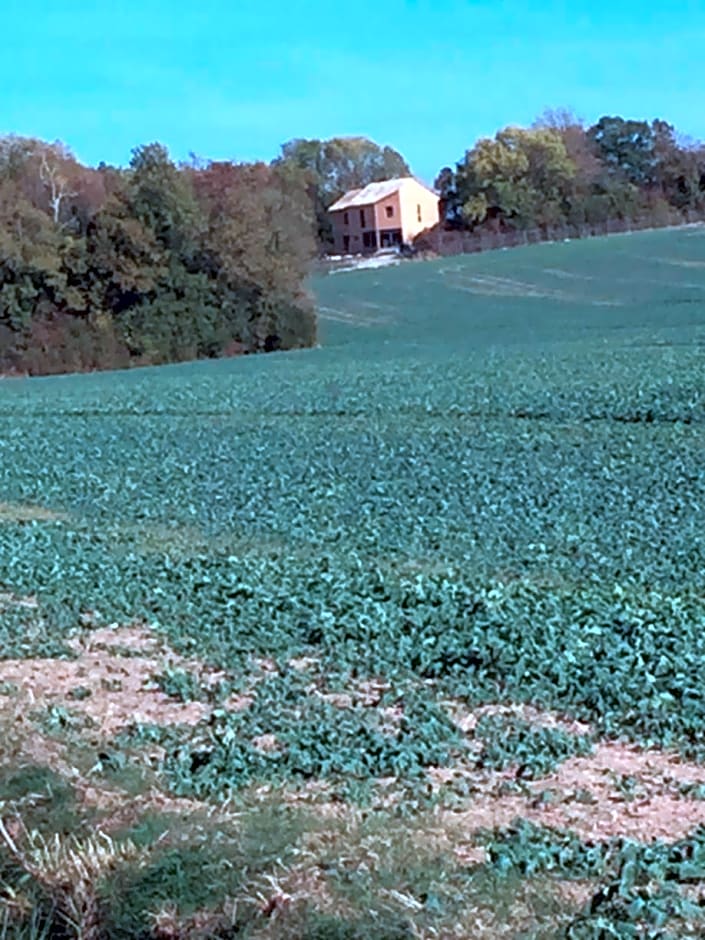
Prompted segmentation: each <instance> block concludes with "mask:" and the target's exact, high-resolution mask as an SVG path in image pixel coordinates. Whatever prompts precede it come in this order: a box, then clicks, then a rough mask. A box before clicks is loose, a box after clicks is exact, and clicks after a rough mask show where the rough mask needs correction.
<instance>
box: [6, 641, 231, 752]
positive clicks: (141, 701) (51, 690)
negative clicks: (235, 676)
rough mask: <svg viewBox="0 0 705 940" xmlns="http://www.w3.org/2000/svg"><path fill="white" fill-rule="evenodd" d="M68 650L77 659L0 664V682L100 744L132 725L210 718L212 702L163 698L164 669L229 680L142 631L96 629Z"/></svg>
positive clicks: (211, 680) (212, 681) (28, 703)
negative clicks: (77, 719) (89, 731)
mask: <svg viewBox="0 0 705 940" xmlns="http://www.w3.org/2000/svg"><path fill="white" fill-rule="evenodd" d="M69 646H70V647H71V648H72V649H73V651H74V652H75V653H76V658H75V659H72V660H58V659H7V660H3V661H0V683H7V684H8V685H10V686H12V687H15V688H16V690H17V692H16V695H15V696H13V698H14V699H15V700H19V701H20V702H22V703H23V704H24V705H26V706H27V707H28V708H29V709H30V710H36V709H38V708H41V707H47V706H50V705H61V706H63V707H67V708H69V709H70V710H71V711H72V712H75V713H79V714H80V715H82V716H85V718H87V719H88V721H89V724H90V726H91V727H92V728H93V729H94V730H95V732H96V733H97V734H98V735H100V736H101V737H102V736H110V735H113V734H115V733H117V732H119V731H120V730H122V729H123V728H125V727H127V726H129V725H132V724H135V723H154V724H160V725H171V724H189V725H193V724H197V723H198V722H200V721H202V720H204V719H205V718H206V717H207V716H208V715H209V714H210V712H211V710H212V705H210V704H209V703H207V702H200V701H188V702H180V701H175V700H174V699H173V698H170V697H169V696H168V695H166V694H165V693H164V692H162V691H160V689H159V687H158V685H157V684H156V682H155V680H154V676H155V674H158V673H160V672H163V671H164V670H165V669H167V668H172V669H175V668H179V669H185V670H189V671H191V672H194V673H196V674H197V676H198V678H199V681H201V682H203V683H204V685H206V686H208V685H210V684H213V685H215V684H216V683H217V682H218V681H220V680H221V679H223V678H225V674H224V673H223V672H220V671H218V670H214V669H209V668H208V667H206V666H204V665H203V664H202V663H200V662H198V661H195V660H192V659H185V658H183V657H181V656H179V655H178V654H177V653H175V652H174V651H173V650H171V649H170V648H169V647H167V646H166V644H165V643H164V642H163V641H162V640H161V639H160V638H159V637H157V636H156V635H154V634H153V633H151V632H150V631H149V630H148V629H147V628H146V627H143V626H132V627H120V628H117V629H111V628H105V629H100V630H94V631H92V632H89V633H87V634H85V635H83V636H81V637H80V638H77V639H74V640H72V641H70V643H69ZM248 702H249V700H248V699H246V698H237V699H232V700H230V701H228V702H227V703H225V704H226V707H229V708H237V707H244V706H245V705H247V704H248ZM0 707H1V706H0Z"/></svg>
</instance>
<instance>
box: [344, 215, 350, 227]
mask: <svg viewBox="0 0 705 940" xmlns="http://www.w3.org/2000/svg"><path fill="white" fill-rule="evenodd" d="M349 223H350V219H349V218H348V214H347V212H344V213H343V225H348V224H349Z"/></svg>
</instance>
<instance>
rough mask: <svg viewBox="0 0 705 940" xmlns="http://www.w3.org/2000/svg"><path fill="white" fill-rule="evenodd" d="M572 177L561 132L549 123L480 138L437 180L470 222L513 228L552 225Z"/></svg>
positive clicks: (570, 164) (564, 200)
mask: <svg viewBox="0 0 705 940" xmlns="http://www.w3.org/2000/svg"><path fill="white" fill-rule="evenodd" d="M574 177H575V165H574V164H573V162H572V161H571V160H570V158H569V156H568V152H567V150H566V146H565V143H564V142H563V140H562V139H561V136H560V135H559V134H558V133H556V132H555V131H553V130H551V129H549V128H530V129H523V128H519V127H507V128H505V129H504V130H501V131H499V132H498V133H497V134H496V135H495V137H494V138H493V139H490V138H484V139H482V140H479V141H478V142H477V144H475V146H474V147H473V148H472V150H469V151H468V152H467V154H466V155H465V159H464V160H463V161H462V162H461V163H459V164H458V166H457V168H456V171H455V174H454V176H453V178H451V177H450V176H448V172H447V171H445V173H444V174H443V178H442V179H441V180H439V182H440V183H441V184H442V185H443V186H444V187H445V190H446V193H447V194H451V195H452V198H453V201H454V203H455V207H456V211H459V212H460V213H461V214H462V217H463V218H464V219H465V221H466V222H467V223H468V224H470V225H477V224H482V223H484V222H486V221H487V220H490V219H495V220H498V221H501V222H504V223H505V224H510V225H512V226H514V227H517V228H525V227H527V226H529V225H532V224H552V223H554V222H555V221H558V220H559V219H560V218H561V216H562V213H563V212H564V209H565V204H566V200H567V198H568V196H569V194H570V191H571V185H572V181H573V179H574Z"/></svg>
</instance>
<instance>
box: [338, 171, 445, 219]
mask: <svg viewBox="0 0 705 940" xmlns="http://www.w3.org/2000/svg"><path fill="white" fill-rule="evenodd" d="M411 182H414V183H417V184H418V185H419V186H423V187H424V189H428V190H429V192H433V190H432V189H430V188H429V187H428V186H426V184H425V183H422V182H421V181H420V180H417V179H416V178H415V177H414V176H402V177H399V178H398V179H393V180H382V181H381V182H379V183H368V184H367V186H363V188H362V189H351V190H350V191H349V192H347V193H345V195H344V196H341V197H340V199H338V201H337V202H334V203H333V205H332V206H330V208H329V209H328V211H329V212H338V211H339V210H340V209H354V208H355V207H356V206H369V205H373V204H374V203H376V202H379V201H380V199H387V198H388V197H389V196H393V195H394V193H396V192H399V190H400V189H401V188H402V187H403V186H405V185H407V184H408V183H411Z"/></svg>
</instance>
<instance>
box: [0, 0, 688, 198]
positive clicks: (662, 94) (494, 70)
mask: <svg viewBox="0 0 705 940" xmlns="http://www.w3.org/2000/svg"><path fill="white" fill-rule="evenodd" d="M0 14H1V15H0V29H1V32H0V133H2V134H5V133H16V134H21V135H28V136H35V137H40V138H42V139H45V140H61V141H63V142H64V143H65V144H67V145H68V146H69V147H70V148H71V150H73V152H74V153H75V154H76V155H77V157H78V158H79V159H80V160H82V161H84V162H86V163H89V164H96V163H98V162H100V161H101V160H104V161H106V162H108V163H113V164H116V165H123V164H126V163H127V162H128V161H129V159H130V152H131V150H132V148H133V147H135V146H137V145H139V144H143V143H148V142H150V141H154V140H158V141H161V142H162V143H164V144H166V145H167V146H168V147H169V149H170V151H171V153H172V155H173V157H174V158H175V159H179V160H181V159H187V158H188V156H189V155H190V154H191V153H194V154H196V155H198V156H200V157H203V158H206V159H234V160H267V161H269V160H271V159H272V158H273V157H275V156H276V155H277V153H278V152H279V148H280V146H281V144H282V143H283V142H284V141H286V140H289V139H291V138H294V137H307V138H312V137H316V138H325V137H332V136H347V135H364V136H367V137H371V138H372V139H373V140H376V141H377V142H379V143H380V144H389V145H391V146H393V147H395V148H396V149H397V150H399V151H400V152H401V153H402V154H403V155H404V156H405V157H406V159H407V160H408V162H409V163H410V165H411V167H412V170H413V171H414V172H415V173H416V174H417V175H418V176H420V177H421V178H422V179H425V180H426V181H427V182H432V181H433V179H434V178H435V176H436V175H437V173H438V171H439V170H440V169H441V167H443V166H445V165H452V164H454V163H455V162H457V161H458V160H459V159H461V157H462V155H463V154H464V152H465V151H466V150H467V149H469V148H470V147H471V146H472V145H473V144H474V142H475V141H476V140H477V139H478V138H479V137H484V136H491V135H493V134H494V133H495V131H496V130H498V129H499V128H500V127H504V126H506V125H508V124H520V125H527V124H530V123H531V122H532V121H533V120H534V119H535V118H536V116H537V115H538V114H540V113H541V112H542V111H543V110H544V109H545V108H547V107H567V108H571V109H573V110H574V111H575V112H576V113H577V114H578V115H579V116H581V117H582V118H583V119H584V120H586V121H587V122H589V123H591V122H594V121H596V120H597V119H598V118H599V117H600V116H601V115H603V114H621V115H623V116H625V117H634V118H649V119H651V118H654V117H661V118H664V119H667V120H669V121H670V122H671V123H673V124H675V125H676V127H677V128H678V129H679V130H680V131H681V132H683V133H684V134H686V135H688V136H691V137H695V138H705V107H703V104H704V102H705V55H703V53H704V52H705V0H670V2H669V0H357V2H356V0H111V2H107V0H43V2H40V0H0Z"/></svg>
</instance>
